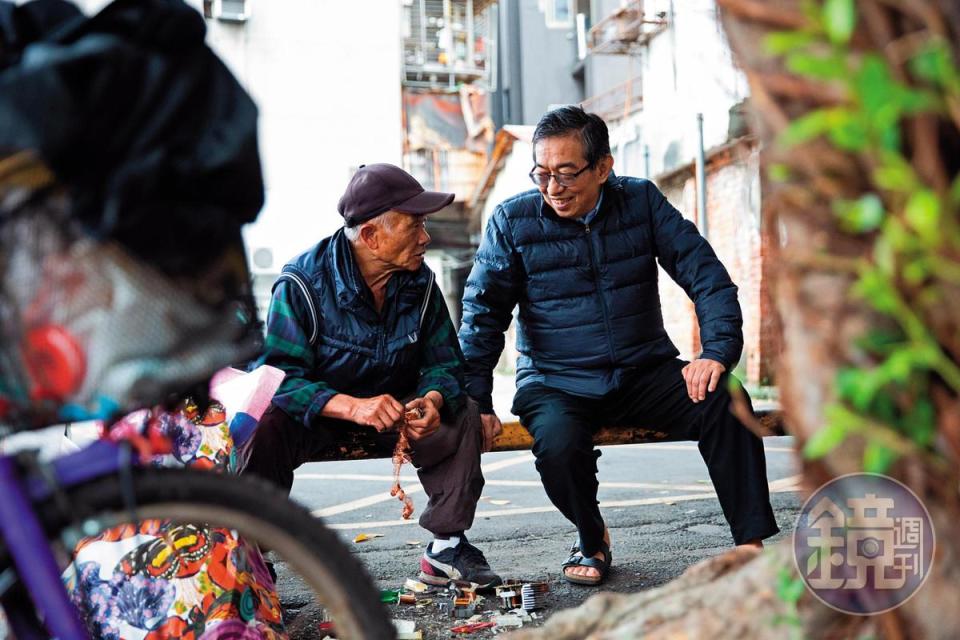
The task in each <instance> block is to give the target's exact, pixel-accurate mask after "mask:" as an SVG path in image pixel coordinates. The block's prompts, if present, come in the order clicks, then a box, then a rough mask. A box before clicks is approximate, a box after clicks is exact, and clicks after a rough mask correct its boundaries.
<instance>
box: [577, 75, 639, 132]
mask: <svg viewBox="0 0 960 640" xmlns="http://www.w3.org/2000/svg"><path fill="white" fill-rule="evenodd" d="M581 106H582V107H583V110H584V111H587V112H589V113H595V114H597V115H598V116H600V117H601V118H603V119H604V120H606V121H608V122H609V121H611V120H619V119H620V118H625V117H627V116H628V115H630V114H631V113H633V112H634V111H639V110H640V109H642V108H643V81H642V80H641V78H640V76H637V77H635V78H633V79H631V80H628V81H626V82H624V83H623V84H618V85H617V86H615V87H613V88H612V89H608V90H606V91H604V92H603V93H598V94H597V95H595V96H592V97H590V98H587V99H586V100H584V101H583V102H582V103H581Z"/></svg>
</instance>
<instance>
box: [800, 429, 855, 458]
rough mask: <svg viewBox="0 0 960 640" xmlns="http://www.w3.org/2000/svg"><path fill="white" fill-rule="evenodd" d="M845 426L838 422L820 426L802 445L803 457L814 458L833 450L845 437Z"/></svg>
mask: <svg viewBox="0 0 960 640" xmlns="http://www.w3.org/2000/svg"><path fill="white" fill-rule="evenodd" d="M847 433H848V431H847V428H846V427H845V426H844V425H843V424H840V423H833V422H831V423H829V424H827V425H826V426H823V427H820V428H819V429H817V431H816V432H814V434H813V435H812V436H811V437H810V439H809V440H807V443H806V444H805V445H804V446H803V457H805V458H807V459H810V460H816V459H818V458H822V457H823V456H825V455H827V454H828V453H830V452H831V451H833V450H834V449H835V448H836V447H837V446H838V445H839V444H840V443H841V442H843V441H844V440H846V438H847Z"/></svg>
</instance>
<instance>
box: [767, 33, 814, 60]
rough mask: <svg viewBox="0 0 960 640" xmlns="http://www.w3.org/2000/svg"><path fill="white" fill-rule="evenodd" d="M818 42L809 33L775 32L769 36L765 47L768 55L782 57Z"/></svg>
mask: <svg viewBox="0 0 960 640" xmlns="http://www.w3.org/2000/svg"><path fill="white" fill-rule="evenodd" d="M814 42H816V37H815V36H814V35H813V34H812V33H809V32H807V31H775V32H773V33H769V34H767V37H766V38H765V39H764V41H763V46H764V48H765V49H766V50H767V53H769V54H770V55H774V56H780V55H783V54H785V53H790V52H792V51H796V50H798V49H803V48H804V47H806V46H808V45H810V44H812V43H814Z"/></svg>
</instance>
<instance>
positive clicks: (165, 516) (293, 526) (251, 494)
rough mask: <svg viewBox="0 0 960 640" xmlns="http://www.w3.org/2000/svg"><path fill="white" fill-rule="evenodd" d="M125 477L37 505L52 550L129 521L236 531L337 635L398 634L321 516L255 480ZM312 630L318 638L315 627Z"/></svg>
mask: <svg viewBox="0 0 960 640" xmlns="http://www.w3.org/2000/svg"><path fill="white" fill-rule="evenodd" d="M130 477H131V480H130V481H128V482H126V483H124V482H122V481H121V480H120V478H119V477H116V476H107V477H102V478H97V479H95V480H91V481H89V482H87V483H84V484H82V485H78V486H75V487H72V488H70V489H67V490H66V491H65V494H66V495H65V497H66V500H67V503H68V504H69V513H67V512H65V509H64V505H65V504H67V503H64V501H63V500H60V501H57V500H55V499H51V500H48V501H47V502H45V503H43V504H40V505H35V508H36V510H37V513H38V514H39V515H40V517H41V521H42V522H43V524H44V527H45V529H46V531H47V533H48V535H49V537H50V540H51V543H52V544H53V546H54V548H56V547H57V546H59V547H61V548H63V547H64V546H67V547H69V546H71V544H72V542H71V541H72V540H75V539H76V538H77V536H78V535H79V534H80V532H82V535H86V536H89V535H92V534H93V533H94V532H95V531H97V532H99V531H103V530H105V529H108V528H110V527H115V526H117V525H121V524H124V523H129V522H130V521H131V520H147V519H160V520H170V521H173V522H176V523H184V524H190V523H203V524H204V525H208V526H210V527H222V528H225V529H232V530H236V531H237V532H238V533H239V534H240V536H242V537H243V538H245V539H246V540H247V541H248V542H253V543H256V544H258V545H260V546H261V548H264V547H265V548H269V549H270V550H271V554H272V555H274V556H275V557H277V558H279V560H280V562H279V563H278V567H279V569H280V571H278V573H279V575H280V579H279V581H278V582H279V583H281V584H280V585H278V586H279V587H281V588H282V583H283V582H284V581H285V580H287V579H288V577H289V574H290V573H293V574H296V575H297V576H299V579H300V580H302V581H303V582H304V583H305V584H306V585H308V586H309V588H310V589H311V590H312V591H313V595H314V597H315V599H316V602H317V604H318V605H319V606H320V607H322V608H323V609H324V610H325V611H326V613H327V615H328V616H329V618H330V620H332V622H333V625H334V627H335V630H336V636H337V637H338V638H362V639H367V638H373V639H376V640H379V639H381V638H384V639H389V638H394V637H395V635H396V632H395V629H394V627H393V625H392V623H391V622H390V620H389V618H388V617H387V615H386V612H385V610H384V609H383V606H382V605H381V604H380V598H379V593H378V591H377V590H376V589H375V588H374V586H373V584H372V582H371V581H370V578H369V577H368V575H367V573H366V571H365V570H364V569H363V567H362V565H361V564H360V563H359V562H358V561H357V560H356V558H354V557H353V555H352V554H351V552H350V550H349V549H348V548H347V547H346V546H344V545H343V544H342V543H341V542H340V540H339V539H338V538H337V536H336V534H334V533H333V532H332V531H330V530H329V529H327V528H326V527H325V526H324V525H323V523H322V522H321V521H320V520H319V519H317V518H316V517H314V516H312V515H311V514H310V513H309V512H308V511H307V510H306V509H305V508H303V507H301V506H300V505H298V504H296V503H294V502H292V501H291V500H290V499H289V498H288V497H287V496H286V495H285V494H283V493H282V492H280V491H279V490H278V489H276V488H275V487H273V486H272V485H270V484H268V483H266V482H264V481H263V480H260V479H257V478H253V477H248V476H235V475H221V474H215V473H209V472H204V471H197V470H192V469H172V468H169V469H168V468H136V469H133V470H131V474H130ZM131 499H132V501H133V503H134V504H135V510H134V511H133V515H132V514H131V511H130V509H129V501H130V500H131ZM64 542H65V543H66V544H65V545H64ZM3 555H4V556H5V555H6V554H5V553H4V554H3ZM312 631H313V633H314V634H316V633H318V632H317V629H316V627H312ZM313 637H323V634H322V633H319V635H314V636H313Z"/></svg>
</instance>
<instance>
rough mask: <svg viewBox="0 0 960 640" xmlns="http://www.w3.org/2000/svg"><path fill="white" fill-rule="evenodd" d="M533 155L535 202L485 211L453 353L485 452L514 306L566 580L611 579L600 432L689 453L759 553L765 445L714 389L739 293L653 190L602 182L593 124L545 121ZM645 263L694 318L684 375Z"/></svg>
mask: <svg viewBox="0 0 960 640" xmlns="http://www.w3.org/2000/svg"><path fill="white" fill-rule="evenodd" d="M533 143H534V163H535V164H534V167H533V170H532V171H531V172H530V178H531V180H532V181H533V183H534V184H535V185H536V189H535V190H530V191H527V192H525V193H522V194H520V195H517V196H514V197H513V198H510V199H508V200H506V201H505V202H503V203H501V204H500V205H499V206H498V207H497V208H496V210H495V211H494V213H493V215H492V217H491V218H490V220H489V222H488V223H487V227H486V230H485V233H484V236H483V240H482V242H481V244H480V248H479V249H478V251H477V255H476V258H475V261H474V265H473V270H472V271H471V273H470V277H469V278H468V280H467V285H466V291H465V294H464V300H463V323H462V325H461V327H460V332H459V338H460V343H461V345H462V347H463V352H464V355H465V357H466V362H467V364H466V380H467V391H468V393H469V394H470V395H471V396H472V397H473V398H474V399H475V400H477V402H478V403H479V405H480V410H481V414H482V415H481V419H482V421H483V428H484V446H485V448H489V446H490V443H491V442H492V440H493V438H494V437H495V436H496V435H497V434H498V433H499V432H500V430H501V425H500V420H499V419H498V418H497V416H496V414H495V413H494V411H493V406H492V401H491V391H492V371H493V368H494V366H495V365H496V363H497V360H498V359H499V357H500V353H501V351H502V350H503V346H504V336H503V334H504V331H506V329H507V327H508V326H509V324H510V320H511V317H512V312H513V309H514V307H515V306H517V305H518V304H519V306H520V309H519V317H518V326H517V349H518V350H519V352H520V356H519V358H518V360H517V394H516V396H515V397H514V403H513V412H514V413H516V414H517V415H518V416H520V420H521V422H522V423H523V425H524V427H526V429H527V430H528V431H529V432H530V434H531V435H532V436H533V439H534V445H533V453H534V455H535V456H536V466H537V470H538V471H539V472H540V478H541V481H542V483H543V487H544V489H545V490H546V492H547V495H548V496H549V498H550V500H551V502H553V504H554V505H555V506H556V507H557V509H559V510H560V512H561V513H562V514H563V515H564V516H566V518H567V519H568V520H570V521H571V522H572V523H574V524H575V525H576V527H577V531H578V532H579V537H578V539H577V540H576V542H575V543H574V545H573V548H572V550H571V553H570V557H569V558H568V559H567V561H566V562H564V563H563V564H562V571H563V576H564V578H565V579H566V580H567V581H569V582H573V583H576V584H587V585H597V584H600V583H601V582H602V581H603V580H604V579H605V578H606V576H607V573H608V571H609V568H610V563H611V560H612V555H611V553H610V532H609V530H608V529H607V528H606V526H605V524H604V521H603V518H602V516H601V514H600V510H599V507H598V503H597V486H598V482H597V458H598V457H599V456H600V452H599V451H596V450H595V449H594V447H593V443H592V434H593V433H594V432H595V431H596V430H597V429H598V428H599V427H601V426H604V425H617V424H620V425H649V426H652V427H656V429H657V430H659V431H665V432H669V433H671V434H672V435H674V436H675V437H680V438H682V439H689V440H697V441H699V448H700V452H701V454H702V455H703V458H704V461H705V462H706V464H707V468H708V470H709V472H710V477H711V479H712V480H713V484H714V487H715V489H716V491H717V496H718V498H719V500H720V504H721V507H722V508H723V513H724V515H725V516H726V518H727V521H728V522H729V524H730V530H731V533H732V534H733V539H734V541H735V543H736V544H737V545H744V546H750V547H761V546H762V542H761V541H762V540H763V539H764V538H767V537H769V536H772V535H774V534H775V533H777V532H778V530H779V529H778V528H777V524H776V520H775V519H774V516H773V510H772V508H771V506H770V497H769V491H768V487H767V478H766V462H765V459H764V453H763V445H762V443H761V441H760V439H759V438H758V437H756V436H755V435H754V434H753V433H751V432H750V431H749V430H748V429H747V428H746V427H744V426H743V424H742V423H740V422H739V421H738V420H737V419H736V418H735V417H734V416H733V414H732V413H731V412H730V408H729V405H730V395H729V392H728V391H727V384H726V382H727V380H726V378H727V376H728V373H727V372H728V371H729V369H731V368H732V367H733V366H734V365H736V363H737V361H738V360H739V358H740V352H741V350H742V348H743V334H742V330H741V326H742V316H741V312H740V305H739V303H738V301H737V287H736V286H735V285H734V284H733V282H731V280H730V276H729V275H728V274H727V271H726V269H724V267H723V265H722V264H721V263H720V261H719V260H718V259H717V256H716V255H715V254H714V252H713V249H712V248H711V247H710V245H709V244H708V243H707V241H706V239H704V238H703V236H701V235H700V234H699V233H698V231H697V229H696V227H695V226H694V225H693V224H692V223H691V222H689V221H687V220H685V219H684V218H683V217H682V216H681V215H680V213H678V212H677V210H676V209H674V208H673V207H672V206H671V205H670V203H669V202H667V200H666V198H664V196H663V194H661V193H660V191H659V190H658V189H657V188H656V187H655V186H654V185H653V184H652V183H651V182H649V181H647V180H642V179H638V178H628V177H617V176H615V175H614V174H613V172H612V168H613V158H612V156H611V155H610V143H609V138H608V134H607V126H606V124H604V122H603V120H601V119H600V118H599V117H598V116H596V115H593V114H587V113H586V112H584V111H583V109H581V108H579V107H575V106H568V107H562V108H559V109H556V110H554V111H551V112H549V113H547V114H546V115H544V116H543V118H541V120H540V122H539V123H538V124H537V127H536V130H535V131H534V134H533ZM657 262H659V263H660V265H661V266H662V267H663V268H664V270H666V271H667V273H668V274H670V276H671V277H672V278H673V279H674V280H675V281H677V283H679V284H680V285H681V286H682V287H683V288H684V290H685V291H686V292H687V295H689V296H690V298H691V299H692V300H693V302H694V303H695V305H696V313H697V319H698V321H699V324H700V340H701V343H702V345H703V350H702V352H701V353H700V355H699V357H697V358H696V359H694V360H693V361H692V362H689V363H688V362H685V361H683V360H680V359H678V358H677V356H678V355H679V352H678V350H677V348H676V347H675V346H674V345H673V343H672V342H671V341H670V338H669V337H668V336H667V333H666V330H665V329H664V326H663V317H662V315H661V312H660V299H659V295H658V291H657V264H656V263H657Z"/></svg>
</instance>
